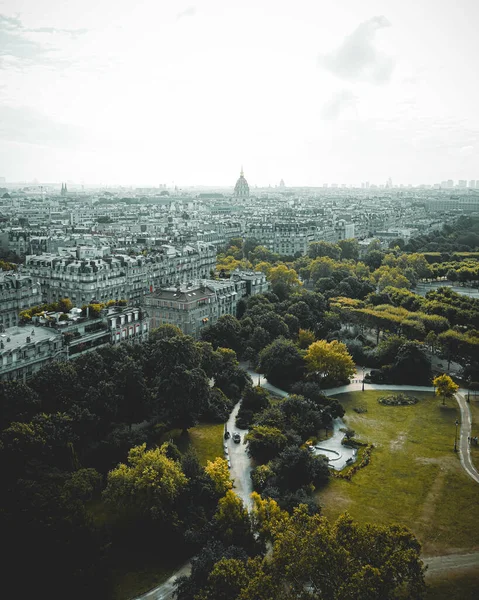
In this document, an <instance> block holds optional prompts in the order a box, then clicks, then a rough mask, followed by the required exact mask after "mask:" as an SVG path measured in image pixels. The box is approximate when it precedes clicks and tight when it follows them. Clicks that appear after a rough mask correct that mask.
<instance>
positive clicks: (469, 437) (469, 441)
mask: <svg viewBox="0 0 479 600" xmlns="http://www.w3.org/2000/svg"><path fill="white" fill-rule="evenodd" d="M467 443H468V444H470V443H471V436H469V435H468V436H467Z"/></svg>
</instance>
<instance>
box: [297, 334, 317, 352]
mask: <svg viewBox="0 0 479 600" xmlns="http://www.w3.org/2000/svg"><path fill="white" fill-rule="evenodd" d="M315 339H316V338H315V336H314V333H313V332H312V331H310V330H309V329H300V330H299V333H298V341H297V344H298V346H299V347H300V348H301V349H302V350H305V349H306V348H309V346H311V344H312V343H313V342H314V340H315Z"/></svg>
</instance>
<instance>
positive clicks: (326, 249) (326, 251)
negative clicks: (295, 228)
mask: <svg viewBox="0 0 479 600" xmlns="http://www.w3.org/2000/svg"><path fill="white" fill-rule="evenodd" d="M308 255H309V256H310V257H311V258H318V256H328V257H329V258H333V259H334V260H339V259H340V258H341V248H340V247H339V246H338V245H337V244H331V243H330V242H313V243H311V244H310V245H309V248H308Z"/></svg>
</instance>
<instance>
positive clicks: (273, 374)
mask: <svg viewBox="0 0 479 600" xmlns="http://www.w3.org/2000/svg"><path fill="white" fill-rule="evenodd" d="M258 370H259V372H260V373H263V374H264V375H265V377H266V378H267V379H268V380H269V381H271V383H273V384H274V385H278V386H280V387H281V386H288V385H290V384H291V383H293V382H294V381H297V380H298V379H300V378H301V374H302V371H303V358H302V356H301V352H300V350H299V349H298V347H297V346H296V344H295V343H294V342H292V341H291V340H286V339H284V338H278V339H276V340H274V342H272V343H271V344H269V346H266V348H264V349H263V350H261V352H260V355H259V364H258Z"/></svg>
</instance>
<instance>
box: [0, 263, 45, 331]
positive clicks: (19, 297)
mask: <svg viewBox="0 0 479 600" xmlns="http://www.w3.org/2000/svg"><path fill="white" fill-rule="evenodd" d="M41 300H42V295H41V289H40V285H39V284H38V283H37V282H36V281H35V280H34V278H33V277H28V276H23V275H19V274H18V273H15V272H14V271H0V329H6V328H8V327H13V326H15V325H17V324H18V313H19V312H20V311H21V310H24V309H25V308H29V307H30V306H35V305H37V304H40V303H41Z"/></svg>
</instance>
